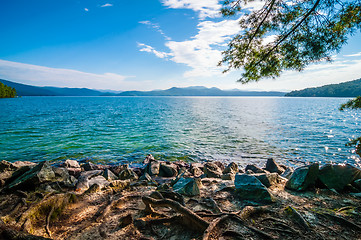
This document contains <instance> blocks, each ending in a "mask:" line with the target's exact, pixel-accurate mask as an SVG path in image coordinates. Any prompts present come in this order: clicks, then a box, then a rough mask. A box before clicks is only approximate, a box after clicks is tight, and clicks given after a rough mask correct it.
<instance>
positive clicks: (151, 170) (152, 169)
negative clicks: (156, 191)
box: [145, 161, 160, 176]
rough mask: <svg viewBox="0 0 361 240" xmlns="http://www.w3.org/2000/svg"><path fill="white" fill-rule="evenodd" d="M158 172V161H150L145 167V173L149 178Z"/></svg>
mask: <svg viewBox="0 0 361 240" xmlns="http://www.w3.org/2000/svg"><path fill="white" fill-rule="evenodd" d="M159 170H160V163H159V162H158V161H151V162H149V163H148V164H147V166H146V167H145V172H146V173H148V174H149V175H150V176H154V175H158V174H159Z"/></svg>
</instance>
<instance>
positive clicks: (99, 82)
mask: <svg viewBox="0 0 361 240" xmlns="http://www.w3.org/2000/svg"><path fill="white" fill-rule="evenodd" d="M0 78H2V79H7V80H10V81H16V82H19V83H24V84H31V85H35V86H55V87H87V88H93V89H113V90H123V89H125V88H130V86H129V82H127V81H126V79H127V78H131V77H130V76H123V75H119V74H115V73H104V74H95V73H87V72H81V71H77V70H72V69H62V68H49V67H44V66H38V65H32V64H24V63H18V62H11V61H5V60H0Z"/></svg>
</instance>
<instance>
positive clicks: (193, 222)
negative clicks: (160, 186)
mask: <svg viewBox="0 0 361 240" xmlns="http://www.w3.org/2000/svg"><path fill="white" fill-rule="evenodd" d="M142 200H143V202H144V204H145V211H146V212H154V211H153V209H152V206H154V207H170V208H172V209H173V210H174V211H176V212H179V213H180V214H182V215H183V216H184V218H185V219H184V220H185V221H186V223H187V224H188V225H190V226H194V227H196V228H197V229H198V230H199V231H202V232H203V231H204V230H206V229H207V227H208V225H209V223H208V222H207V221H205V220H203V219H202V218H201V217H200V216H198V215H197V214H195V213H194V212H193V211H191V210H189V209H188V208H186V207H183V206H182V205H181V204H180V203H179V202H176V201H174V200H171V199H161V200H157V199H154V198H150V197H142Z"/></svg>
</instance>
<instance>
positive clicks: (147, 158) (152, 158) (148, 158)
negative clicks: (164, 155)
mask: <svg viewBox="0 0 361 240" xmlns="http://www.w3.org/2000/svg"><path fill="white" fill-rule="evenodd" d="M154 161H155V159H154V157H153V155H152V154H148V155H147V156H146V157H145V159H144V161H143V163H144V164H148V163H150V162H154Z"/></svg>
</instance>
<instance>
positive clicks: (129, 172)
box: [119, 168, 138, 180]
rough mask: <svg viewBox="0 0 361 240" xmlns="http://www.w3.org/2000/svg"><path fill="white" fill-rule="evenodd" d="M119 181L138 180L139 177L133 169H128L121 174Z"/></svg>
mask: <svg viewBox="0 0 361 240" xmlns="http://www.w3.org/2000/svg"><path fill="white" fill-rule="evenodd" d="M119 179H120V180H127V179H131V180H137V179H138V175H137V174H136V173H135V172H134V171H133V170H132V169H130V168H126V169H124V170H123V171H121V172H120V174H119Z"/></svg>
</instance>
